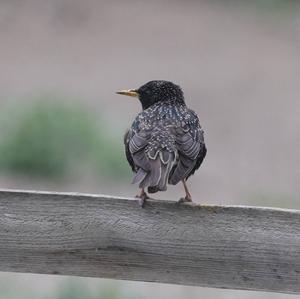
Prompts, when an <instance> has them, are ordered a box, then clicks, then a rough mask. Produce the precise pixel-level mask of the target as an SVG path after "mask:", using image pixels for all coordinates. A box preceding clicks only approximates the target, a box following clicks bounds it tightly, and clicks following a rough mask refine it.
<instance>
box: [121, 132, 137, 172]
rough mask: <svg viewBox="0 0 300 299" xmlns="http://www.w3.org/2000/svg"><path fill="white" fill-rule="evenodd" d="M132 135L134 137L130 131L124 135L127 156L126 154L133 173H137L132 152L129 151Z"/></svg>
mask: <svg viewBox="0 0 300 299" xmlns="http://www.w3.org/2000/svg"><path fill="white" fill-rule="evenodd" d="M131 135H132V132H131V130H128V131H127V132H126V133H125V135H124V145H125V154H126V159H127V161H128V163H129V165H130V167H131V169H132V171H136V167H135V165H134V162H133V158H132V156H131V153H130V150H129V142H130V137H131Z"/></svg>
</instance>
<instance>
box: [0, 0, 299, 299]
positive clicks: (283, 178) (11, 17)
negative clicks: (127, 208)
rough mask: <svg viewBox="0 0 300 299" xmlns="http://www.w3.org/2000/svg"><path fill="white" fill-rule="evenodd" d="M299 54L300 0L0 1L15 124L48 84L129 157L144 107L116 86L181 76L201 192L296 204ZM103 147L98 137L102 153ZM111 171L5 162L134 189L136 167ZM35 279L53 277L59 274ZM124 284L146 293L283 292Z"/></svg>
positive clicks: (6, 103)
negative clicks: (132, 128) (193, 116)
mask: <svg viewBox="0 0 300 299" xmlns="http://www.w3.org/2000/svg"><path fill="white" fill-rule="evenodd" d="M299 53H300V5H299V2H297V1H292V0H290V1H283V0H282V1H280V0H276V1H275V0H274V1H272V0H268V1H267V0H265V1H263V0H261V1H259V0H256V1H252V2H251V4H250V3H248V2H246V1H233V0H232V1H229V0H226V1H192V0H189V1H151V2H149V1H148V2H146V1H129V0H127V1H96V0H86V1H79V0H72V1H70V0H60V1H58V0H52V1H45V0H44V1H37V0H36V1H35V0H26V1H17V0H14V1H12V0H1V1H0V65H1V72H0V99H1V101H0V103H1V110H2V115H3V114H5V116H6V118H9V119H10V121H11V122H12V123H13V122H14V121H15V119H14V118H18V117H17V116H16V115H18V113H20V112H23V110H24V106H27V107H31V104H32V103H33V99H35V98H36V97H39V98H41V99H43V98H47V101H50V102H51V97H50V100H49V97H44V96H43V95H45V94H53V95H55V98H56V99H57V97H58V98H59V99H61V101H65V102H67V103H68V105H71V106H76V107H77V106H78V105H83V106H84V107H85V109H86V110H87V111H90V112H91V116H90V117H91V119H92V122H95V123H97V125H99V127H101V130H103V129H104V131H105V132H106V136H105V138H106V139H107V138H109V140H110V141H111V142H112V143H111V144H114V147H115V148H117V152H116V154H115V155H116V156H115V157H116V159H119V160H117V161H121V160H120V159H122V135H123V133H124V131H125V129H126V128H127V127H128V126H129V125H130V123H131V121H132V120H133V118H134V116H135V115H136V113H137V112H138V111H140V106H139V104H138V103H137V102H135V101H132V100H131V99H126V98H122V97H118V96H117V95H115V94H114V92H115V91H116V90H119V89H122V88H132V87H138V86H140V85H141V84H143V83H145V82H146V81H149V80H152V79H167V80H171V81H174V82H176V83H178V84H179V85H181V86H182V88H183V89H184V91H185V95H186V101H187V103H188V104H189V105H190V107H191V108H193V109H194V110H195V111H196V112H197V113H198V114H199V116H200V120H201V123H202V126H203V127H204V130H205V132H206V135H205V138H206V143H207V147H208V155H207V158H206V160H205V162H204V164H203V167H201V169H200V171H199V172H198V173H197V174H196V175H195V176H194V177H193V178H192V179H191V180H190V185H191V190H192V194H194V198H195V201H197V202H205V203H216V204H218V203H225V204H258V205H270V206H281V207H289V208H299V207H300V196H299V194H300V184H299V181H300V167H299V165H300V156H299V148H300V138H299V127H300V118H299V111H300V102H299V99H298V98H299V94H300V85H299V78H300V60H299ZM7 111H10V112H9V113H8V112H7ZM12 111H13V112H12ZM0 115H1V114H0ZM1 129H2V128H0V130H1ZM29 131H30V130H29ZM1 138H2V139H3V136H1V137H0V142H1ZM106 139H105V140H106ZM20 150H21V149H20ZM105 152H107V148H104V147H103V148H101V147H100V148H99V151H98V154H99V158H100V159H101V158H102V157H104V154H105ZM124 159H125V158H124ZM75 163H76V162H75ZM118 163H119V162H118ZM120 163H121V162H120ZM118 165H119V164H118ZM114 167H116V164H112V168H114ZM77 171H78V170H77ZM116 172H117V171H116ZM116 172H115V173H116ZM113 173H114V172H112V173H110V174H108V175H106V176H105V175H104V176H103V177H101V176H99V175H95V174H94V173H93V172H91V171H89V170H88V169H86V168H83V169H82V174H79V175H76V176H75V177H70V178H67V179H65V180H58V181H57V180H56V181H55V180H54V181H53V180H49V179H45V178H44V177H36V176H35V177H34V178H32V177H31V176H30V175H27V174H26V173H25V174H24V173H22V174H18V173H11V172H6V171H5V170H2V171H1V174H0V186H1V187H3V188H18V189H21V188H27V189H46V190H64V191H83V192H90V193H91V192H96V193H107V194H112V193H113V194H115V195H124V196H133V195H134V194H136V188H135V187H134V186H131V185H130V184H129V183H130V170H129V168H128V173H127V174H124V179H123V180H118V183H117V184H116V183H113V182H114V180H115V179H114V177H113ZM180 192H181V188H180V186H176V187H171V188H170V190H168V192H167V193H164V194H161V195H159V197H160V198H166V199H177V197H179V196H178V194H179V193H180ZM6 276H7V274H2V275H1V277H2V279H6ZM9 277H11V281H14V279H16V281H22V280H23V277H27V276H18V275H16V276H14V275H10V276H9ZM14 277H15V278H14ZM20 277H22V278H20ZM31 277H32V276H28V284H29V285H31V284H32V286H34V284H35V283H34V281H35V279H37V278H36V276H34V278H31ZM26 279H27V278H26ZM38 279H39V281H40V283H41V285H43V286H44V285H48V284H49V286H51V288H52V287H53V288H54V286H55V285H56V281H58V280H59V281H60V280H62V279H63V278H52V277H51V278H49V277H47V276H41V277H40V278H38ZM82 281H84V283H85V282H87V281H89V280H88V279H85V280H84V279H83V280H82ZM91 281H92V282H89V283H91V284H92V283H98V280H91ZM122 286H123V287H124V289H126V288H127V287H128V288H129V289H130V290H134V292H135V291H136V292H137V294H140V295H139V296H141V297H139V298H150V297H147V296H150V295H147V294H148V293H149V294H151V298H152V296H153V294H155V298H166V297H171V296H172V297H174V298H175V293H176V294H177V297H178V298H186V297H189V298H196V297H197V296H199V295H203V296H205V298H227V297H228V298H234V297H241V296H243V298H254V296H255V298H266V297H270V296H272V298H284V297H286V296H285V295H273V294H272V295H268V294H264V293H248V292H238V291H223V290H208V289H199V288H187V287H179V286H158V285H154V284H142V283H125V282H124V283H122ZM175 290H176V292H175ZM0 291H1V290H0ZM0 293H1V292H0ZM162 294H163V295H162ZM170 295H171V296H170ZM159 296H161V297H159ZM193 296H194V297H193ZM44 297H45V296H44V295H40V298H44ZM0 298H1V294H0ZM5 298H8V297H5ZM32 298H33V297H32ZM53 298H54V297H53Z"/></svg>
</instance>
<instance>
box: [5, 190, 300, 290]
mask: <svg viewBox="0 0 300 299" xmlns="http://www.w3.org/2000/svg"><path fill="white" fill-rule="evenodd" d="M0 271H16V272H31V273H49V274H63V275H78V276H95V277H106V278H115V279H126V280H141V281H154V282H164V283H176V284H185V285H197V286H209V287H218V288H231V289H246V290H264V291H275V292H284V293H300V211H295V210H283V209H271V208H258V207H241V206H199V205H194V204H177V203H175V202H170V201H158V200H151V201H149V202H148V203H147V205H146V206H145V208H144V209H142V208H140V207H139V205H138V203H137V201H136V200H133V199H125V198H116V197H110V196H103V195H85V194H76V193H68V194H67V193H52V192H34V191H12V190H0Z"/></svg>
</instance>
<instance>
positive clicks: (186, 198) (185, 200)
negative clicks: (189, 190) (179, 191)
mask: <svg viewBox="0 0 300 299" xmlns="http://www.w3.org/2000/svg"><path fill="white" fill-rule="evenodd" d="M185 202H192V199H191V198H190V197H188V196H186V197H181V198H180V199H179V200H178V203H185Z"/></svg>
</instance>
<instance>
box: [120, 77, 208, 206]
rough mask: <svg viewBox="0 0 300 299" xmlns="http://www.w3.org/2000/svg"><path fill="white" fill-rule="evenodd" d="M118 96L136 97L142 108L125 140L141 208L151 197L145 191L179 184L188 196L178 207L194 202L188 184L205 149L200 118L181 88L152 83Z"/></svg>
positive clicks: (161, 82) (157, 82)
mask: <svg viewBox="0 0 300 299" xmlns="http://www.w3.org/2000/svg"><path fill="white" fill-rule="evenodd" d="M116 93H117V94H119V95H125V96H130V97H135V98H138V99H139V101H140V103H141V105H142V111H141V112H140V113H138V115H137V116H136V118H135V119H134V121H133V123H132V125H131V127H130V129H129V130H127V131H126V133H125V136H124V146H125V154H126V158H127V161H128V163H129V165H130V166H131V168H132V171H133V172H134V177H133V180H132V183H137V184H139V188H140V189H141V190H140V193H139V194H138V195H137V196H136V197H137V198H138V199H139V203H140V205H141V206H142V207H144V205H145V203H146V200H147V199H149V198H150V197H149V196H148V194H147V192H146V191H145V189H146V188H147V190H148V193H156V192H158V191H166V190H167V184H170V185H176V184H177V183H179V182H182V184H183V188H184V192H185V196H184V197H182V198H180V199H179V202H180V203H184V202H192V196H191V193H190V192H189V189H188V187H187V183H186V181H187V179H188V178H189V177H190V176H191V175H193V174H194V173H195V171H196V170H197V169H198V168H199V167H200V165H201V164H202V162H203V160H204V158H205V156H206V153H207V148H206V145H205V142H204V131H203V129H202V127H201V126H200V123H199V118H198V116H197V114H196V113H195V112H194V111H193V110H191V109H189V108H188V107H187V105H186V103H185V98H184V94H183V91H182V89H181V88H180V86H178V85H176V84H174V83H172V82H170V81H165V80H153V81H149V82H147V83H146V84H144V85H142V86H141V87H139V88H137V89H128V90H121V91H117V92H116Z"/></svg>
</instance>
